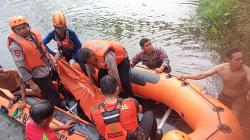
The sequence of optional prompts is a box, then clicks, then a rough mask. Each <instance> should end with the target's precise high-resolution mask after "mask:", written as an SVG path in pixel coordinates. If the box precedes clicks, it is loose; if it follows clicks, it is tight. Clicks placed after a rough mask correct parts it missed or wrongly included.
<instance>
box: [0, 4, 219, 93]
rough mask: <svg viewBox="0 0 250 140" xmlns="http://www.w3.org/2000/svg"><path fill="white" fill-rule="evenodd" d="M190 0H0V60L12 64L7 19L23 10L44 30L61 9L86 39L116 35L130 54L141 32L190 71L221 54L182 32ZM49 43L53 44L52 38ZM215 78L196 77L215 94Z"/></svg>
mask: <svg viewBox="0 0 250 140" xmlns="http://www.w3.org/2000/svg"><path fill="white" fill-rule="evenodd" d="M190 3H193V1H191V0H168V1H167V0H124V1H121V0H30V1H27V0H2V1H0V13H1V18H0V32H1V34H0V44H1V47H0V55H1V60H0V64H2V65H3V66H5V67H8V68H10V67H15V65H14V62H13V60H12V58H11V56H10V53H9V51H8V50H7V47H6V43H7V41H6V39H7V35H8V33H9V31H10V29H9V27H8V19H9V17H10V16H13V15H23V16H26V17H27V18H28V19H29V22H30V26H31V27H34V28H37V29H39V30H40V31H41V32H42V35H43V36H44V35H46V34H47V33H48V32H49V31H51V30H52V28H53V27H52V24H51V20H50V17H51V14H52V13H53V12H54V11H57V10H60V11H62V12H64V13H65V15H66V17H67V22H68V26H69V27H70V28H72V29H73V30H74V31H76V33H77V34H78V35H79V37H80V39H81V41H85V40H88V39H112V40H117V41H120V42H121V43H123V44H124V46H125V48H126V49H127V51H128V53H129V56H130V57H132V56H133V55H134V54H135V53H136V52H138V51H140V47H139V45H138V42H139V40H140V39H141V38H142V37H148V38H151V39H152V40H153V45H154V46H160V47H162V48H164V49H165V50H166V52H167V54H168V56H169V58H170V61H171V66H172V70H173V74H191V73H195V72H199V71H201V70H207V69H209V68H210V67H212V66H213V65H215V64H216V63H218V61H219V56H218V54H217V53H215V52H211V51H209V50H206V49H204V48H203V44H202V43H201V42H200V41H199V40H198V39H196V38H195V37H194V36H192V35H191V34H188V33H186V32H185V28H184V27H185V24H184V21H185V19H187V18H189V16H191V15H192V14H193V12H194V11H195V5H193V4H190ZM51 46H55V44H53V43H51ZM217 79H218V78H216V77H212V78H207V79H205V80H200V81H197V82H198V83H199V84H201V85H203V86H205V87H206V88H207V89H208V90H209V92H210V93H211V94H215V93H216V91H217V89H218V88H216V87H217V84H216V83H219V82H214V81H215V80H216V81H217Z"/></svg>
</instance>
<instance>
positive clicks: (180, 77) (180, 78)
mask: <svg viewBox="0 0 250 140" xmlns="http://www.w3.org/2000/svg"><path fill="white" fill-rule="evenodd" d="M177 79H179V80H181V81H185V80H186V79H188V78H187V77H186V76H182V75H181V76H177Z"/></svg>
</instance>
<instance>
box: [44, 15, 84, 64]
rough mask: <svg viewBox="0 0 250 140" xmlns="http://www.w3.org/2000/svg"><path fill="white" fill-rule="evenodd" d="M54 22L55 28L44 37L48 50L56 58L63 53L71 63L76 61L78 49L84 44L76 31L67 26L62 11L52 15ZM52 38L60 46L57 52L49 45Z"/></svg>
mask: <svg viewBox="0 0 250 140" xmlns="http://www.w3.org/2000/svg"><path fill="white" fill-rule="evenodd" d="M52 23H53V26H54V28H55V29H54V30H53V31H51V32H50V33H49V34H48V35H47V36H46V37H45V38H44V39H43V43H44V45H45V47H46V49H47V51H48V52H49V53H50V54H51V55H53V56H55V57H56V58H58V57H60V56H61V55H62V56H64V57H65V59H66V61H67V62H69V63H70V64H73V63H75V62H76V60H77V51H78V50H79V49H80V48H81V46H82V44H81V42H80V40H79V39H78V37H77V35H76V33H75V32H74V31H72V30H71V29H69V28H68V27H67V25H66V18H65V16H64V14H63V13H62V12H59V11H57V12H55V13H54V14H53V15H52ZM52 39H53V40H55V41H56V44H57V46H58V51H59V52H57V53H56V52H54V51H52V50H51V49H50V48H49V47H48V46H47V44H48V43H49V42H50V41H51V40H52Z"/></svg>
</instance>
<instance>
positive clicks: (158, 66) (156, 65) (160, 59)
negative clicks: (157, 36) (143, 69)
mask: <svg viewBox="0 0 250 140" xmlns="http://www.w3.org/2000/svg"><path fill="white" fill-rule="evenodd" d="M140 46H141V49H142V51H141V52H139V53H137V54H136V55H135V56H134V57H133V59H132V60H131V62H130V65H131V67H134V66H135V65H136V64H137V63H139V62H142V64H143V65H146V66H147V67H148V68H149V69H154V70H155V71H156V72H158V73H162V72H167V73H170V72H171V67H170V65H169V59H168V56H167V54H166V52H165V51H164V50H163V49H162V48H160V47H153V45H152V42H151V40H150V39H148V38H143V39H141V41H140Z"/></svg>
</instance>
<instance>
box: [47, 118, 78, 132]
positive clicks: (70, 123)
mask: <svg viewBox="0 0 250 140" xmlns="http://www.w3.org/2000/svg"><path fill="white" fill-rule="evenodd" d="M74 123H75V121H73V120H68V121H67V122H66V123H65V124H64V125H61V126H51V127H50V129H52V130H53V131H55V132H57V131H60V130H68V129H70V128H71V127H73V126H74Z"/></svg>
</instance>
